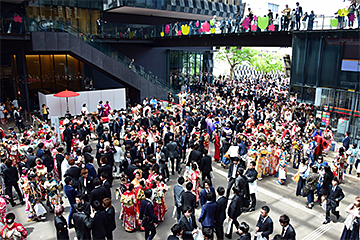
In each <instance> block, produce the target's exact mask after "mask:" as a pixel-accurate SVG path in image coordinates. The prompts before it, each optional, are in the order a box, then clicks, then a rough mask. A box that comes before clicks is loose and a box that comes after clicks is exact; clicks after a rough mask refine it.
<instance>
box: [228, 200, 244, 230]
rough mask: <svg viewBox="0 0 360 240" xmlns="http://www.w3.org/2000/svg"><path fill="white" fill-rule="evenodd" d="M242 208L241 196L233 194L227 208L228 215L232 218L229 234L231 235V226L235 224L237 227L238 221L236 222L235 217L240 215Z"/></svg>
mask: <svg viewBox="0 0 360 240" xmlns="http://www.w3.org/2000/svg"><path fill="white" fill-rule="evenodd" d="M242 208H243V199H242V197H241V196H240V195H238V194H237V195H234V197H233V199H232V201H231V203H230V206H229V208H228V216H229V218H231V219H232V220H233V224H231V228H230V234H229V236H231V234H232V228H233V225H234V224H235V227H236V229H238V228H239V222H238V220H237V218H238V217H239V216H240V215H241V212H242Z"/></svg>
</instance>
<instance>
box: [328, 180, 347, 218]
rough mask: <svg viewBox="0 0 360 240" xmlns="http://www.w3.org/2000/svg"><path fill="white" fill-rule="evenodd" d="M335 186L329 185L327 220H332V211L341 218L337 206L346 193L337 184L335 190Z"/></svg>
mask: <svg viewBox="0 0 360 240" xmlns="http://www.w3.org/2000/svg"><path fill="white" fill-rule="evenodd" d="M333 188H334V187H333V186H332V185H331V186H329V191H328V195H327V196H326V220H328V221H330V211H331V213H332V214H334V215H335V216H336V217H337V218H339V216H340V213H339V211H336V208H337V207H338V206H339V203H340V201H341V200H342V199H343V198H344V197H345V194H344V192H343V190H342V189H341V187H339V186H338V185H336V187H335V191H334V190H333Z"/></svg>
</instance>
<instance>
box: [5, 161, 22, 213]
mask: <svg viewBox="0 0 360 240" xmlns="http://www.w3.org/2000/svg"><path fill="white" fill-rule="evenodd" d="M5 165H6V167H5V169H4V171H3V172H2V175H3V179H4V183H5V192H6V194H7V195H8V196H9V197H10V203H11V206H12V207H14V206H15V205H16V204H15V202H14V199H13V194H12V189H13V187H14V188H15V190H16V192H17V194H18V196H19V199H20V202H21V204H22V205H24V204H25V202H24V201H23V195H22V193H21V191H20V188H19V184H18V180H19V173H18V170H17V169H16V167H15V166H12V161H11V160H9V159H7V160H5Z"/></svg>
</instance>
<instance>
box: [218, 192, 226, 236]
mask: <svg viewBox="0 0 360 240" xmlns="http://www.w3.org/2000/svg"><path fill="white" fill-rule="evenodd" d="M216 191H217V193H218V195H219V198H218V200H217V202H216V212H215V216H216V219H215V232H216V237H217V239H224V227H223V224H224V221H225V218H226V207H227V203H228V199H227V197H225V196H224V194H225V188H223V187H218V188H217V189H216Z"/></svg>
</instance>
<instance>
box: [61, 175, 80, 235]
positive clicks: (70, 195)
mask: <svg viewBox="0 0 360 240" xmlns="http://www.w3.org/2000/svg"><path fill="white" fill-rule="evenodd" d="M64 181H65V184H66V185H65V186H64V193H65V195H66V197H67V199H68V200H69V204H70V212H69V218H68V223H69V227H70V228H71V227H72V214H73V211H74V204H75V203H76V201H75V196H76V195H77V194H79V193H78V192H77V191H76V190H75V189H74V188H73V187H72V186H71V184H72V179H71V177H69V176H68V177H66V178H65V180H64Z"/></svg>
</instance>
